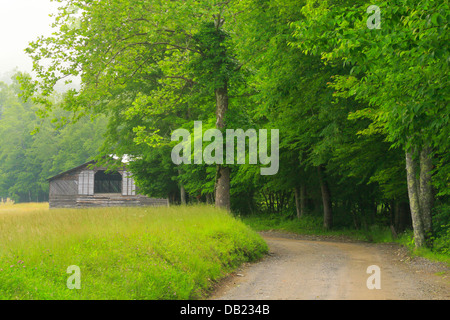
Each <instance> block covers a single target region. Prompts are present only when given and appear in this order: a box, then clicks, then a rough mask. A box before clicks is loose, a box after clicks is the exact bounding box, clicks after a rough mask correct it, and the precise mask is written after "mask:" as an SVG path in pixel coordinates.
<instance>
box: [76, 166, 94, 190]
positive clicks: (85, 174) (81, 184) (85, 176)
mask: <svg viewBox="0 0 450 320" xmlns="http://www.w3.org/2000/svg"><path fill="white" fill-rule="evenodd" d="M94 175H95V171H94V170H83V171H81V172H80V173H79V174H78V194H80V195H88V196H92V195H94Z"/></svg>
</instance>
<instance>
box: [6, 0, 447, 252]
mask: <svg viewBox="0 0 450 320" xmlns="http://www.w3.org/2000/svg"><path fill="white" fill-rule="evenodd" d="M59 2H61V7H60V10H59V14H58V15H57V16H55V23H54V27H55V29H56V30H57V31H55V33H54V34H53V36H51V37H47V38H45V37H41V38H38V39H36V40H35V41H34V42H32V43H30V45H29V47H28V48H27V49H26V51H27V53H28V54H29V56H30V58H31V59H32V60H33V65H34V68H33V70H34V72H35V73H36V76H35V77H32V76H31V75H29V74H26V73H20V72H19V73H17V74H16V75H15V77H14V80H13V83H12V84H10V85H6V84H1V87H0V112H1V113H0V115H1V118H0V160H1V161H0V197H2V198H8V197H9V198H12V199H14V200H15V201H19V202H27V201H46V200H47V197H48V195H47V192H48V183H47V181H46V179H47V178H49V177H50V176H51V175H53V174H57V173H59V172H61V171H64V170H67V169H70V168H72V167H74V166H76V165H79V164H81V163H83V162H85V161H87V160H90V159H94V158H96V159H101V158H102V157H103V156H105V155H111V154H114V155H117V156H119V157H123V156H125V155H127V156H130V157H131V158H132V159H133V161H132V162H131V163H130V168H131V170H132V172H133V175H134V177H135V179H136V182H137V185H138V186H139V188H140V190H141V192H143V193H145V194H147V195H150V196H154V197H167V198H169V200H170V201H171V203H174V204H185V203H197V202H205V203H210V204H215V205H216V206H218V207H223V208H226V209H228V210H229V211H231V212H233V213H235V214H240V215H241V216H245V215H249V214H262V213H264V214H272V215H283V216H286V217H289V218H291V219H302V218H304V217H305V216H308V215H313V216H317V217H320V219H322V220H321V221H322V223H323V228H325V229H328V230H329V229H333V228H336V227H346V228H354V229H361V228H368V227H370V226H372V225H380V226H387V227H391V229H392V231H393V232H394V233H396V234H400V233H401V232H403V231H405V230H407V229H412V230H413V233H414V243H415V246H416V247H417V248H420V247H433V245H434V244H435V243H437V242H439V243H440V247H441V248H444V249H442V250H447V251H448V247H449V244H450V204H449V196H450V183H449V176H450V153H449V144H450V143H449V139H448V138H449V134H450V130H449V128H450V126H449V115H450V107H449V105H448V98H449V77H448V70H449V63H450V59H449V50H448V43H449V42H450V41H449V40H450V39H449V31H448V23H449V19H450V17H449V12H450V10H449V4H448V1H442V0H391V1H382V2H379V3H378V4H376V3H369V2H367V1H360V0H356V1H355V0H353V1H346V0H344V1H335V0H324V1H317V0H271V1H269V0H241V1H237V0H236V1H235V0H228V1H223V0H184V1H159V0H148V1H142V0H104V1H92V0H66V1H63V0H60V1H59ZM370 5H376V8H378V9H373V10H372V11H371V10H368V7H369V6H370ZM377 10H378V11H377ZM76 78H78V79H80V81H81V86H80V87H79V88H71V89H68V90H67V91H65V92H64V93H57V92H55V90H54V87H55V85H56V84H57V83H59V84H61V83H67V84H69V83H70V82H71V81H73V80H74V79H76ZM195 121H202V124H203V130H204V131H205V130H208V129H212V128H216V129H219V130H221V131H223V132H224V131H225V130H226V129H243V130H248V129H255V130H260V129H268V130H270V129H278V130H279V170H278V172H277V174H274V175H261V174H260V169H261V166H262V165H261V164H250V163H249V162H248V161H247V162H246V163H245V164H195V165H194V164H192V165H190V164H180V165H176V164H174V163H173V161H172V159H171V150H172V149H173V147H174V146H175V145H176V143H177V142H176V141H172V140H171V134H172V132H173V131H174V130H176V129H180V128H183V129H186V130H188V131H189V132H193V131H194V122H195ZM206 146H207V145H206V144H204V145H203V148H204V147H206ZM247 156H248V155H247ZM436 241H437V242H436ZM442 243H444V245H442Z"/></svg>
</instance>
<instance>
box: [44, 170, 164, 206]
mask: <svg viewBox="0 0 450 320" xmlns="http://www.w3.org/2000/svg"><path fill="white" fill-rule="evenodd" d="M106 170H107V168H106V167H102V166H97V165H96V162H95V161H90V162H86V163H84V164H82V165H80V166H78V167H76V168H73V169H70V170H67V171H65V172H62V173H60V174H58V175H56V176H54V177H51V178H49V179H48V181H49V184H50V189H49V206H50V208H85V207H115V206H168V205H169V201H168V199H156V198H149V197H147V196H144V195H140V194H139V193H138V192H137V191H136V187H135V184H134V180H133V178H132V177H131V174H130V172H129V171H127V169H126V165H124V166H123V167H122V168H120V169H119V170H117V171H108V172H107V171H106Z"/></svg>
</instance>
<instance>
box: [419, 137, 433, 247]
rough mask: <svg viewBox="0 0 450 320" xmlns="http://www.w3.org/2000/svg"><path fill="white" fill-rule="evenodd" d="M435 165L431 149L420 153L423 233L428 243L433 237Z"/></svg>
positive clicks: (420, 194) (427, 148)
mask: <svg viewBox="0 0 450 320" xmlns="http://www.w3.org/2000/svg"><path fill="white" fill-rule="evenodd" d="M432 169H433V163H432V159H431V148H430V147H428V146H425V147H423V148H422V150H421V152H420V188H419V205H420V214H421V217H422V223H423V231H424V233H425V239H427V241H428V240H429V238H430V237H431V235H432V231H433V230H432V219H431V208H432V205H433V193H432V188H431V170H432Z"/></svg>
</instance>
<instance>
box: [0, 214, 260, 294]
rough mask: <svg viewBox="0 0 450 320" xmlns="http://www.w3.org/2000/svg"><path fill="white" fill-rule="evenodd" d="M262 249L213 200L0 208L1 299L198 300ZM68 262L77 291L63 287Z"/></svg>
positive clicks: (253, 236) (252, 235) (256, 238)
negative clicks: (75, 271) (75, 272)
mask: <svg viewBox="0 0 450 320" xmlns="http://www.w3.org/2000/svg"><path fill="white" fill-rule="evenodd" d="M0 212H2V209H1V208H0ZM265 252H267V245H266V244H265V242H264V241H263V239H262V238H261V237H260V236H259V235H258V234H256V233H255V232H253V231H252V230H251V229H250V228H249V227H247V226H246V225H244V224H243V223H242V222H240V221H238V220H236V219H234V218H233V217H232V216H231V215H229V214H228V213H226V212H224V211H221V210H218V209H215V208H212V207H210V206H192V207H170V208H167V207H164V208H101V209H61V210H48V209H45V208H44V209H40V210H29V211H28V212H24V211H20V210H18V211H17V212H14V210H13V211H11V210H10V211H9V212H6V211H4V212H3V213H0V299H197V298H202V297H203V296H204V295H205V294H206V292H207V291H208V289H209V288H210V287H211V284H212V283H213V282H214V281H215V280H217V279H219V278H221V277H222V276H224V275H225V274H226V273H227V272H229V271H231V270H232V269H234V268H235V267H236V266H238V265H239V264H241V263H242V262H244V261H249V260H254V259H258V258H259V257H261V256H262V255H263V254H264V253H265ZM71 265H76V266H78V267H80V270H81V289H79V290H78V289H68V288H67V286H66V282H67V279H68V278H69V276H70V275H71V274H67V273H66V270H67V268H68V267H69V266H71Z"/></svg>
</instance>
